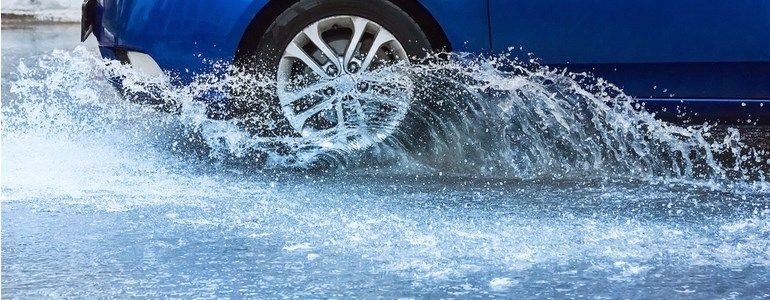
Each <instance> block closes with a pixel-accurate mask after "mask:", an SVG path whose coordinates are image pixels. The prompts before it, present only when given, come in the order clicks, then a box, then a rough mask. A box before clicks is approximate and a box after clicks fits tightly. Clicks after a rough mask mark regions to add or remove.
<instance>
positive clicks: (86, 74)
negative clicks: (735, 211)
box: [3, 48, 770, 183]
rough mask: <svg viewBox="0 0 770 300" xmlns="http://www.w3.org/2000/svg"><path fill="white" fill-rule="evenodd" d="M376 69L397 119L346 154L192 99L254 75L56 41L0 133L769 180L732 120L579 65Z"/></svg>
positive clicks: (277, 158) (371, 161) (315, 156)
mask: <svg viewBox="0 0 770 300" xmlns="http://www.w3.org/2000/svg"><path fill="white" fill-rule="evenodd" d="M222 68H225V67H222V66H220V67H219V69H222ZM501 69H509V70H511V71H501ZM230 73H232V72H230ZM388 74H390V75H388V76H392V80H398V78H411V79H412V80H413V81H414V82H415V83H416V86H417V90H416V91H415V96H414V99H413V101H412V107H411V109H410V111H411V113H410V115H409V116H407V120H406V121H405V124H406V125H404V126H401V127H399V128H397V129H396V133H395V134H394V135H393V136H392V137H391V138H389V139H387V140H386V141H384V142H383V143H380V144H378V145H376V146H374V147H371V148H369V149H366V150H365V151H346V150H345V149H342V150H340V149H339V147H330V146H328V144H327V143H324V142H319V141H312V140H305V139H302V138H289V137H285V138H281V137H278V138H276V137H272V138H268V137H259V136H255V135H253V134H252V133H250V132H249V131H248V130H246V129H244V126H242V123H243V122H242V121H241V120H238V119H232V120H212V119H209V118H207V117H206V116H207V114H206V107H205V105H204V104H203V103H201V102H200V101H197V100H196V99H199V98H201V97H206V96H207V95H211V93H212V91H215V92H218V93H227V92H228V91H230V90H232V89H233V88H234V87H235V88H241V89H242V88H244V87H249V88H250V89H251V90H258V89H255V88H254V87H259V89H261V90H265V89H268V90H269V88H270V87H271V85H272V84H273V83H271V82H270V81H267V80H264V79H261V78H260V77H254V76H250V75H246V74H239V75H229V76H222V75H221V72H220V73H212V74H205V75H200V76H198V77H197V78H196V79H195V80H194V82H193V83H192V84H189V85H183V86H178V85H173V84H169V83H168V81H165V80H164V79H160V78H148V77H144V76H141V75H139V74H137V73H135V72H134V71H133V70H132V69H131V68H129V67H126V66H123V65H120V64H119V63H117V62H104V61H102V60H101V59H99V58H97V57H94V56H93V54H91V53H90V52H88V51H87V50H85V49H84V48H78V49H76V50H74V51H56V52H55V53H53V54H51V55H48V56H44V57H41V58H38V59H36V60H32V61H25V62H22V63H21V64H20V66H19V68H18V70H17V72H16V74H15V77H16V78H14V79H13V82H12V84H11V93H13V94H14V97H13V100H12V101H10V102H9V103H6V104H5V105H4V108H3V119H4V123H5V124H4V125H5V126H4V129H3V130H4V132H3V133H4V139H5V140H6V141H12V140H14V139H29V138H31V137H38V138H41V139H45V138H57V139H65V140H66V139H72V138H87V137H88V136H89V135H91V134H93V133H99V134H110V133H111V132H113V131H116V129H117V128H120V130H128V132H131V133H132V134H134V135H144V136H147V135H149V136H151V138H148V141H155V142H157V143H166V142H167V143H170V144H172V145H175V146H174V147H177V148H180V149H181V148H185V147H186V148H185V149H187V150H189V151H192V152H195V153H198V154H200V153H203V154H204V155H207V156H209V157H211V158H214V159H216V160H232V159H235V160H243V161H245V163H246V164H252V165H255V166H260V167H268V168H276V167H278V168H286V167H301V168H302V167H304V168H307V167H311V166H317V165H319V161H321V162H323V163H322V165H326V166H329V165H332V166H344V167H347V168H354V169H355V168H360V167H373V166H375V167H387V166H389V165H390V166H392V165H394V164H396V165H399V166H400V167H403V166H410V168H409V169H420V170H433V171H439V172H453V173H460V174H471V175H473V174H476V175H483V176H492V177H500V178H565V177H566V178H580V177H590V178H606V177H617V176H620V177H629V178H645V179H648V180H661V179H663V180H667V179H685V180H706V181H712V182H714V181H727V182H735V181H749V182H760V183H762V182H766V181H767V178H768V177H767V172H768V165H770V158H768V157H769V155H768V153H767V152H766V150H763V149H759V148H754V147H752V146H751V145H747V144H745V143H744V142H743V141H742V140H741V136H740V133H739V132H738V130H735V129H728V130H727V134H717V133H715V132H714V131H713V130H712V126H710V125H708V124H704V125H700V126H687V127H681V126H675V125H671V124H668V123H665V122H661V121H658V120H656V119H655V118H654V115H652V114H650V113H647V112H644V111H643V110H641V108H642V107H641V105H640V104H639V103H638V102H636V101H635V100H634V99H633V98H631V97H628V96H625V95H624V94H623V93H622V92H621V91H620V90H619V89H617V88H616V87H615V86H613V85H612V84H611V83H608V82H605V81H603V80H601V79H596V78H593V77H591V76H590V75H587V74H573V73H569V72H567V71H565V70H556V69H549V68H547V67H541V66H537V65H536V64H530V63H527V64H525V63H521V62H518V61H511V60H508V59H505V58H504V57H497V58H492V59H490V58H483V57H471V56H463V55H452V56H451V57H450V59H448V60H434V61H433V62H431V63H426V64H418V65H414V66H411V67H408V68H403V67H399V68H397V69H394V70H390V73H388ZM112 77H120V78H122V81H123V84H124V88H125V89H126V90H127V91H131V92H133V93H152V94H155V95H159V97H160V98H163V99H167V101H168V103H166V104H163V105H162V106H165V107H166V108H168V107H175V108H177V110H178V111H177V113H175V114H168V115H163V114H162V113H154V112H152V108H150V107H149V106H140V105H135V104H131V103H130V102H128V101H125V100H122V99H121V97H120V96H119V94H118V93H116V92H113V88H112V86H111V84H110V83H109V82H108V81H107V80H106V79H105V78H112ZM129 124H130V125H129ZM135 138H136V137H135ZM14 144H15V143H13V142H9V143H6V145H14ZM183 146H184V147H183ZM188 148H189V149H188Z"/></svg>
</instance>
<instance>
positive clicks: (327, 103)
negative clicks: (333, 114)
mask: <svg viewBox="0 0 770 300" xmlns="http://www.w3.org/2000/svg"><path fill="white" fill-rule="evenodd" d="M335 100H337V97H329V98H324V99H323V100H321V101H320V102H318V103H316V104H315V105H313V106H311V107H310V108H308V109H306V110H304V111H303V112H301V113H298V114H296V115H294V116H293V117H290V118H289V122H291V123H292V126H294V128H302V127H303V126H305V123H306V122H307V119H309V118H310V117H312V116H314V115H316V114H318V113H320V112H322V111H324V110H328V109H332V108H333V107H332V105H333V104H334V103H338V102H340V101H335Z"/></svg>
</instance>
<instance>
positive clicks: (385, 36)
mask: <svg viewBox="0 0 770 300" xmlns="http://www.w3.org/2000/svg"><path fill="white" fill-rule="evenodd" d="M395 40H396V37H394V36H393V35H392V34H391V33H390V32H387V31H385V30H380V31H378V32H377V37H375V38H374V42H373V43H372V47H371V48H369V53H367V54H366V58H365V59H364V63H363V64H362V65H361V69H362V70H368V69H369V64H371V63H372V60H374V56H375V55H377V51H378V50H380V47H382V45H385V44H386V43H388V42H391V41H395Z"/></svg>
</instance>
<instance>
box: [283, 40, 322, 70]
mask: <svg viewBox="0 0 770 300" xmlns="http://www.w3.org/2000/svg"><path fill="white" fill-rule="evenodd" d="M284 56H286V57H294V58H297V59H299V60H301V61H302V62H303V63H305V65H307V66H308V67H309V68H310V69H311V70H313V72H315V73H316V74H318V76H321V77H322V78H329V75H326V72H324V70H323V69H322V68H321V66H320V65H319V64H318V62H317V61H316V60H315V59H313V58H312V57H310V56H309V55H307V53H305V50H302V49H301V48H300V47H298V46H297V45H296V44H295V43H294V42H291V43H289V45H288V46H287V47H286V51H285V52H284Z"/></svg>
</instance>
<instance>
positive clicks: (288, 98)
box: [278, 81, 333, 106]
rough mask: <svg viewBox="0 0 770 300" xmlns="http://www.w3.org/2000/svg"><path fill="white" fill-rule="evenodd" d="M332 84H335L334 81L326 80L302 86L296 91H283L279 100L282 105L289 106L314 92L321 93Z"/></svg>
mask: <svg viewBox="0 0 770 300" xmlns="http://www.w3.org/2000/svg"><path fill="white" fill-rule="evenodd" d="M332 85H333V82H331V81H325V82H321V83H316V84H313V85H311V86H307V87H304V88H301V89H299V90H296V91H282V92H281V95H280V97H278V98H280V99H279V100H280V103H281V106H287V105H291V104H293V103H294V102H297V101H298V100H300V99H303V98H305V97H307V96H309V95H311V94H313V93H318V94H320V93H321V92H323V89H324V88H327V87H330V86H332Z"/></svg>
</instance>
